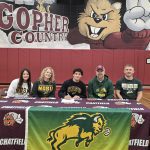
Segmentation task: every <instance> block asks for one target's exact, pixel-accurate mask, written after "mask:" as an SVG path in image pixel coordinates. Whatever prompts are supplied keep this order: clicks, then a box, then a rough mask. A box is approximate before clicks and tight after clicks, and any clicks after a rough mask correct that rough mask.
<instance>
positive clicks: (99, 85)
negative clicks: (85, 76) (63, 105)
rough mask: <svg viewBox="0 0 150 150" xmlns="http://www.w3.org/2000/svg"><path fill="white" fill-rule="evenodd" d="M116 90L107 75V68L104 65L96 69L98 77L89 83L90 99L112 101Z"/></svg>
mask: <svg viewBox="0 0 150 150" xmlns="http://www.w3.org/2000/svg"><path fill="white" fill-rule="evenodd" d="M113 96H114V88H113V84H112V81H111V80H110V79H109V78H108V76H107V75H105V68H104V66H102V65H98V66H97V67H96V76H95V77H94V78H93V79H92V80H90V81H89V84H88V97H89V98H100V99H112V98H113Z"/></svg>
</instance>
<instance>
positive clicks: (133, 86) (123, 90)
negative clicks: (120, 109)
mask: <svg viewBox="0 0 150 150" xmlns="http://www.w3.org/2000/svg"><path fill="white" fill-rule="evenodd" d="M133 74H134V67H133V66H132V65H130V64H127V65H125V67H124V77H122V78H121V79H120V80H118V81H117V83H116V96H117V98H119V99H131V100H137V101H139V100H140V99H141V98H142V90H143V89H142V84H141V82H140V81H139V80H138V79H136V78H134V76H133Z"/></svg>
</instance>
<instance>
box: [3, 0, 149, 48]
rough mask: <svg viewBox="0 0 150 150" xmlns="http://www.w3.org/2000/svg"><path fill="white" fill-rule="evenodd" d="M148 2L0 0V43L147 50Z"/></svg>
mask: <svg viewBox="0 0 150 150" xmlns="http://www.w3.org/2000/svg"><path fill="white" fill-rule="evenodd" d="M149 8H150V1H149V0H144V1H142V0H140V1H138V0H135V1H134V2H133V0H126V1H124V0H98V1H95V0H80V1H76V2H75V1H74V0H0V35H1V38H0V47H2V48H4V47H6V48H48V49H51V48H57V49H58V48H61V49H142V50H150V9H149Z"/></svg>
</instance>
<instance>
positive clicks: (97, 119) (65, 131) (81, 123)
mask: <svg viewBox="0 0 150 150" xmlns="http://www.w3.org/2000/svg"><path fill="white" fill-rule="evenodd" d="M105 125H106V120H105V118H104V116H103V115H102V114H100V113H96V114H92V115H90V114H87V113H79V114H74V115H72V116H71V117H70V118H69V119H67V122H65V123H63V125H62V126H60V127H58V128H56V129H54V130H51V131H49V137H48V139H47V141H49V142H50V145H51V149H52V150H61V149H60V146H61V145H63V144H65V143H66V142H67V140H70V139H77V140H76V142H75V146H76V147H78V146H79V144H80V142H82V141H83V140H85V146H86V147H88V146H89V144H90V142H92V141H93V137H94V136H96V135H97V134H99V133H100V132H102V131H103V128H104V126H105Z"/></svg>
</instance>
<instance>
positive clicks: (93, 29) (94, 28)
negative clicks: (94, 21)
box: [90, 26, 101, 34]
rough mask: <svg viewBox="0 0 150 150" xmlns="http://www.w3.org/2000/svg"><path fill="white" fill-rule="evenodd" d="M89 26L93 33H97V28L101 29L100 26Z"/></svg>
mask: <svg viewBox="0 0 150 150" xmlns="http://www.w3.org/2000/svg"><path fill="white" fill-rule="evenodd" d="M90 28H91V32H92V33H93V34H97V33H98V32H99V30H100V29H101V28H96V27H93V26H90Z"/></svg>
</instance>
